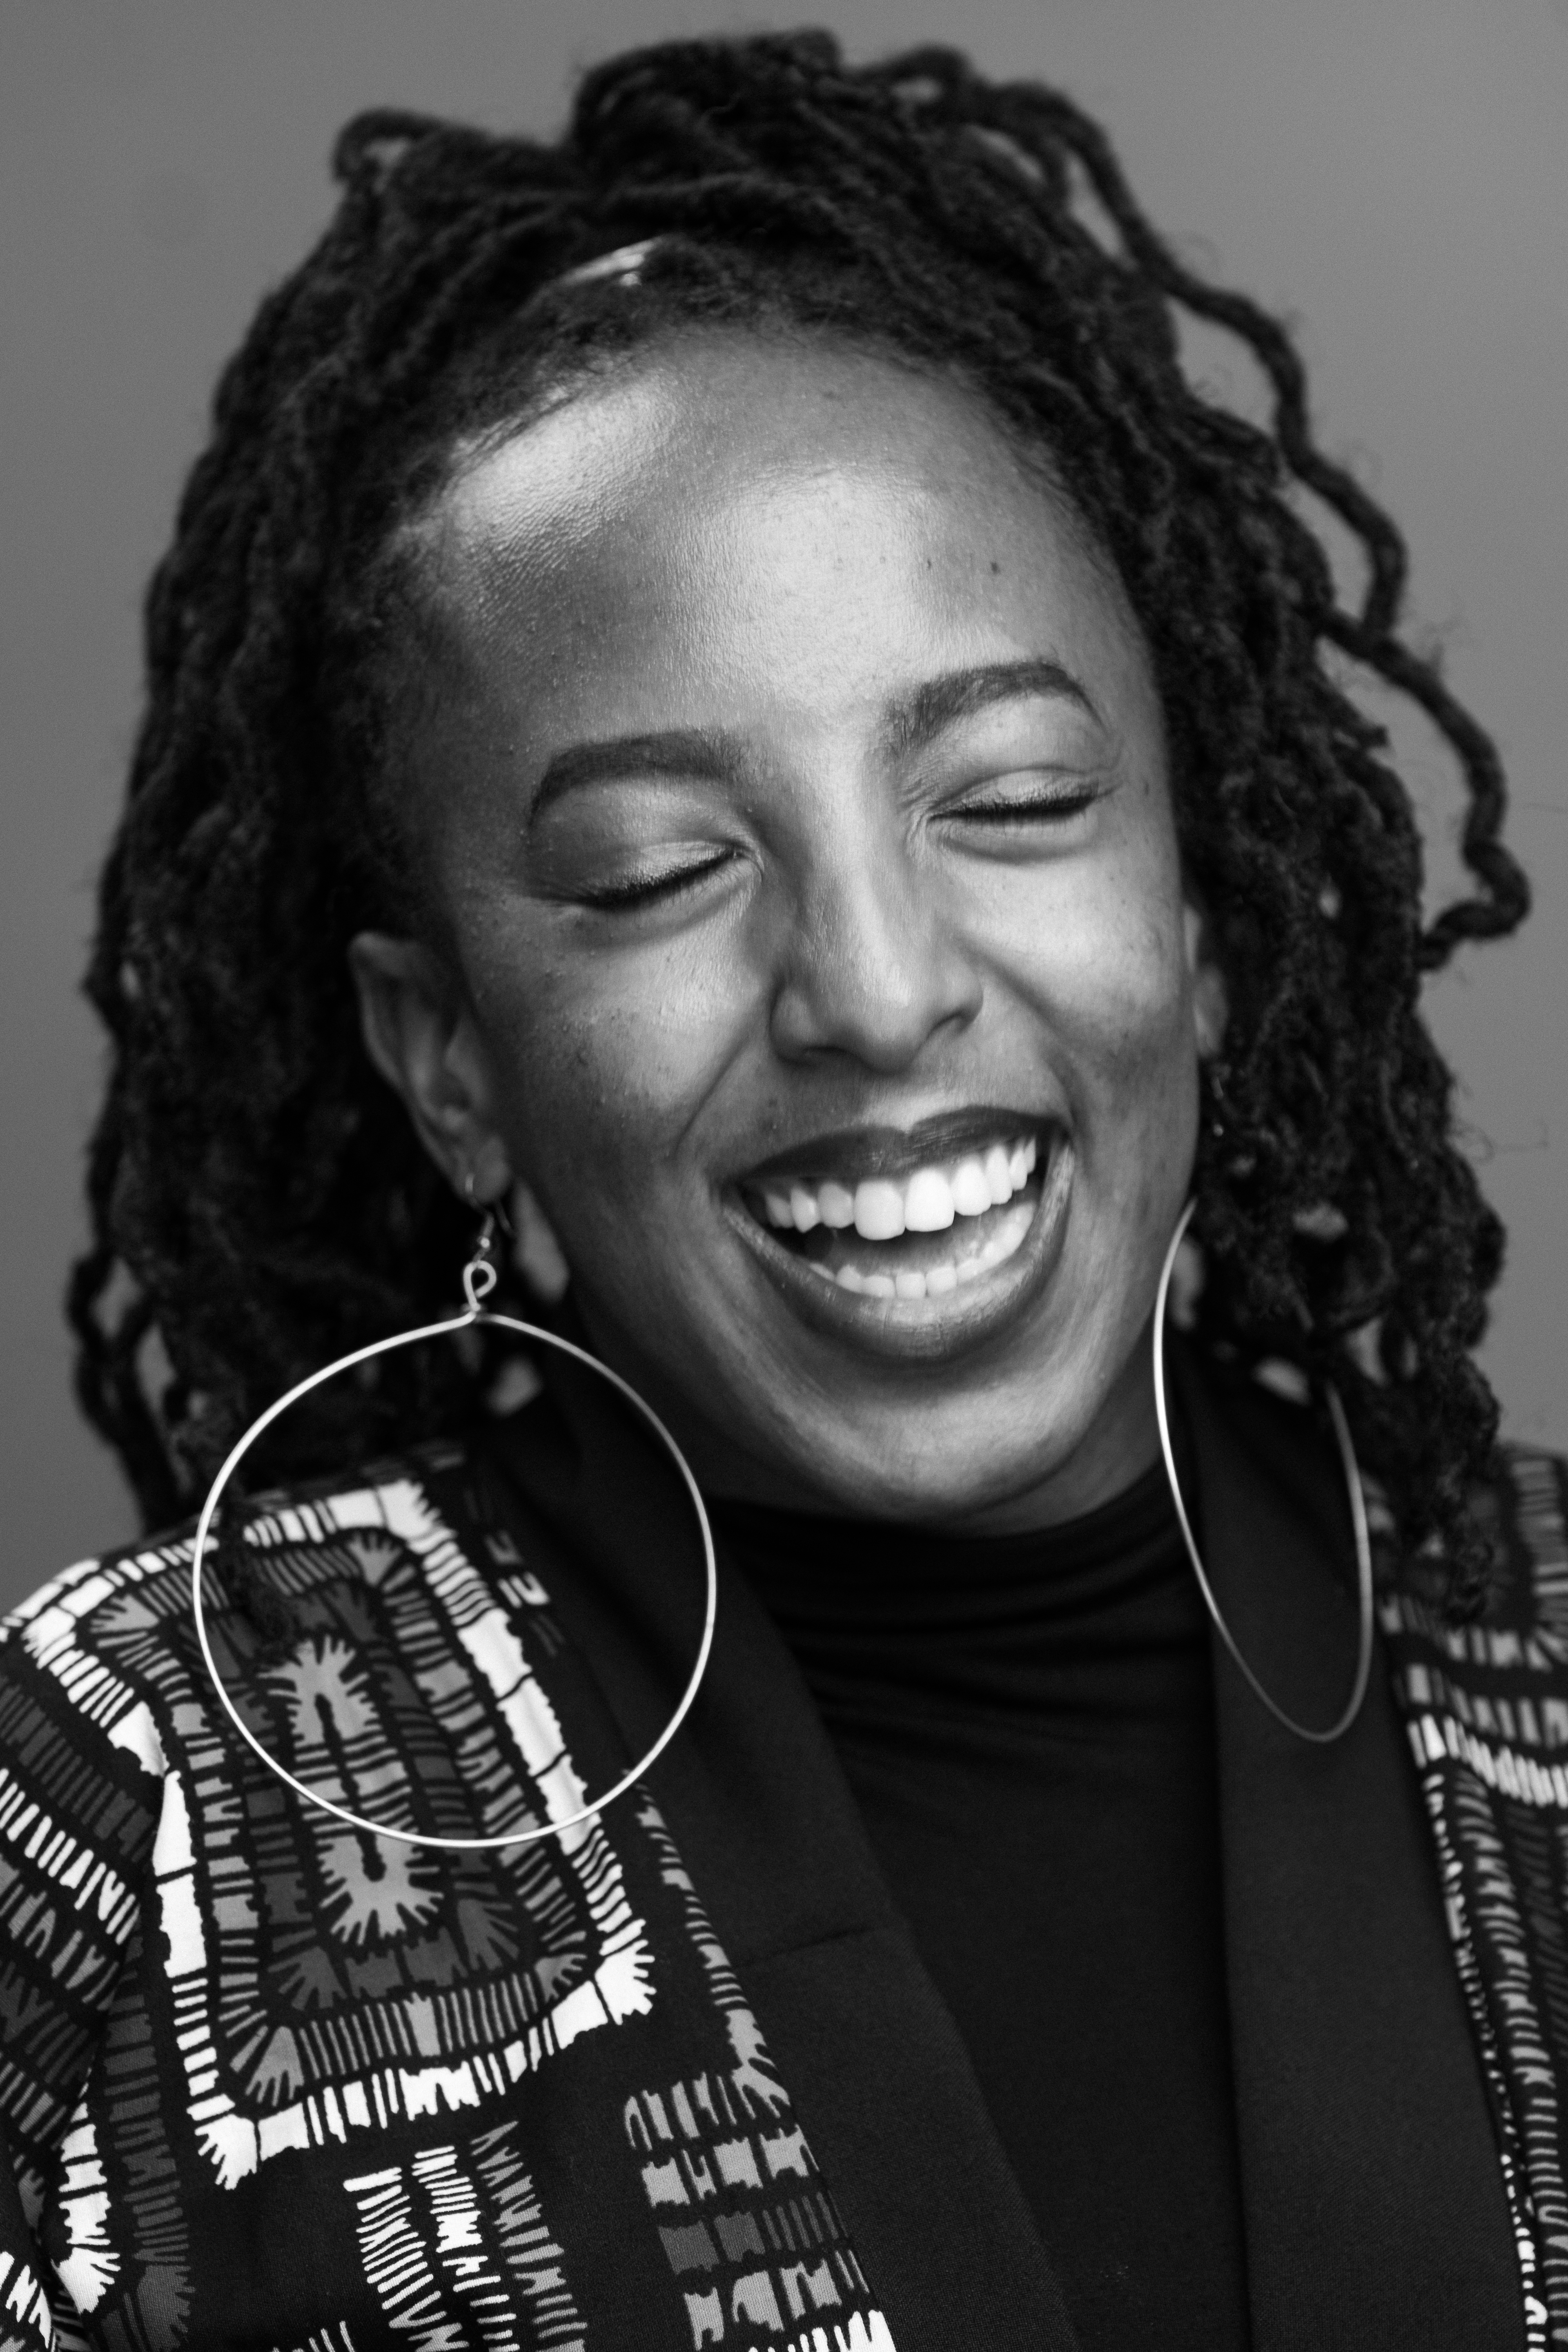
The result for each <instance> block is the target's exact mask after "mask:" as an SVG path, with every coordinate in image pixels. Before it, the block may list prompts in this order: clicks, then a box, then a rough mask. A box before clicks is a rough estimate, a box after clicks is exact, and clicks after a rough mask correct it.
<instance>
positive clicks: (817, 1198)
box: [753, 1136, 1039, 1242]
mask: <svg viewBox="0 0 1568 2352" xmlns="http://www.w3.org/2000/svg"><path fill="white" fill-rule="evenodd" d="M1038 1156H1039V1155H1038V1146H1037V1143H1036V1141H1035V1139H1034V1138H1033V1137H1032V1136H1030V1137H1026V1138H1025V1139H1022V1140H1021V1141H1019V1142H1016V1143H1013V1144H1010V1145H1009V1144H1002V1143H994V1144H993V1145H992V1146H991V1148H990V1149H989V1150H987V1151H986V1152H984V1154H982V1153H980V1152H970V1153H968V1154H967V1155H966V1156H965V1157H964V1158H963V1159H962V1160H955V1161H950V1162H949V1163H948V1164H947V1165H946V1166H945V1167H940V1168H939V1167H936V1166H934V1165H933V1166H931V1167H927V1168H917V1169H916V1170H915V1171H914V1172H913V1174H912V1175H910V1176H908V1177H905V1178H904V1179H903V1180H902V1181H901V1182H900V1181H894V1180H892V1179H891V1178H889V1177H881V1176H872V1177H867V1178H866V1180H865V1181H864V1182H862V1183H859V1184H857V1185H856V1186H855V1187H854V1188H853V1190H851V1189H850V1187H849V1186H848V1185H847V1184H838V1183H835V1182H834V1181H832V1180H831V1179H829V1180H828V1181H826V1182H825V1183H821V1184H811V1183H808V1182H806V1181H805V1180H804V1179H796V1180H795V1181H792V1182H790V1183H789V1184H787V1186H786V1185H780V1184H776V1183H768V1184H764V1185H763V1186H762V1187H761V1192H762V1213H763V1215H764V1216H765V1217H766V1219H767V1222H768V1223H769V1224H770V1225H773V1226H776V1227H777V1228H778V1229H779V1230H780V1231H782V1232H785V1233H791V1232H793V1233H797V1234H809V1233H812V1232H814V1231H815V1229H816V1227H817V1226H818V1225H826V1227H827V1228H828V1229H829V1231H830V1232H833V1233H845V1232H847V1231H848V1229H849V1227H850V1226H853V1227H854V1228H855V1231H856V1232H857V1233H858V1234H859V1235H860V1236H861V1239H862V1240H864V1241H868V1242H890V1241H896V1240H897V1239H898V1237H899V1235H900V1234H904V1233H911V1234H940V1233H945V1232H946V1231H947V1228H948V1227H949V1226H950V1225H951V1224H952V1222H953V1219H954V1218H955V1217H984V1216H985V1215H987V1214H988V1213H989V1212H990V1211H991V1210H993V1209H1000V1208H1005V1205H1006V1203H1007V1202H1009V1201H1010V1200H1011V1199H1012V1198H1013V1195H1014V1194H1015V1193H1016V1192H1022V1190H1023V1188H1024V1186H1025V1185H1026V1183H1027V1182H1028V1181H1029V1177H1030V1175H1031V1174H1032V1172H1033V1171H1034V1168H1035V1164H1036V1161H1037V1158H1038ZM754 1203H755V1196H754V1195H753V1205H754Z"/></svg>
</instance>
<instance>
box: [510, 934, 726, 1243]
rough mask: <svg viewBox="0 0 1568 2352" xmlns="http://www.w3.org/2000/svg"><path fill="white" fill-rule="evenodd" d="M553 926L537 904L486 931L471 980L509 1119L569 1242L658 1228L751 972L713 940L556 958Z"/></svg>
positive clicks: (519, 1153) (521, 1154) (516, 1146)
mask: <svg viewBox="0 0 1568 2352" xmlns="http://www.w3.org/2000/svg"><path fill="white" fill-rule="evenodd" d="M549 929H550V918H549V917H548V916H546V917H544V918H543V919H542V918H541V916H540V912H539V910H538V908H527V909H525V910H522V911H521V912H520V914H519V915H518V916H517V917H516V918H514V919H513V920H512V921H511V922H510V923H507V924H505V925H494V926H486V927H484V929H483V930H482V931H481V932H480V934H479V939H478V940H477V941H476V945H475V951H474V953H473V956H472V961H471V962H470V963H469V967H468V978H469V986H470V990H471V992H472V995H473V1001H474V1003H475V1006H476V1009H477V1011H478V1013H479V1020H480V1024H481V1027H482V1030H483V1034H484V1037H485V1043H486V1046H487V1049H488V1055H489V1063H490V1066H491V1069H492V1070H493V1072H494V1074H495V1079H496V1084H497V1088H498V1095H499V1099H498V1102H497V1105H496V1109H497V1117H498V1124H499V1125H500V1129H501V1132H502V1134H503V1137H504V1139H505V1140H506V1142H507V1144H508V1147H509V1149H510V1152H511V1154H512V1158H513V1160H514V1162H515V1164H516V1166H517V1168H518V1170H519V1172H520V1173H522V1174H524V1175H526V1176H527V1177H528V1179H529V1181H531V1183H532V1184H533V1185H534V1187H535V1189H536V1190H537V1191H538V1192H540V1194H541V1197H542V1200H543V1201H544V1202H545V1203H546V1205H547V1207H549V1208H551V1209H552V1212H553V1213H554V1215H555V1217H556V1218H557V1220H558V1221H559V1223H560V1224H561V1226H562V1228H563V1239H566V1238H567V1235H568V1234H569V1232H570V1231H571V1230H572V1229H573V1228H585V1227H587V1226H597V1225H600V1224H602V1223H604V1222H605V1221H606V1220H607V1221H610V1222H612V1223H615V1224H616V1225H617V1226H624V1225H625V1224H626V1222H627V1221H628V1220H631V1221H635V1222H638V1223H647V1221H648V1219H649V1218H650V1217H652V1216H655V1215H656V1214H657V1213H658V1203H659V1201H660V1199H661V1198H667V1197H668V1193H669V1192H670V1190H671V1188H672V1187H679V1186H680V1185H681V1184H682V1183H683V1182H686V1181H690V1180H691V1176H692V1171H693V1161H692V1159H691V1154H690V1151H689V1147H690V1146H691V1145H692V1143H693V1142H694V1139H695V1132H696V1130H698V1129H700V1126H701V1123H702V1113H703V1110H704V1108H705V1106H706V1105H707V1104H708V1102H709V1101H710V1097H711V1096H712V1093H713V1091H714V1089H715V1087H716V1086H717V1085H718V1084H719V1083H720V1081H721V1077H722V1075H723V1073H724V1071H725V1070H726V1069H727V1068H728V1066H729V1065H730V1063H731V1060H732V1058H733V1056H734V1054H735V1051H736V1048H737V1040H738V1039H739V1038H740V1037H741V1036H742V1034H744V1032H745V1029H746V1025H747V1022H748V1019H749V1018H750V1014H749V1010H748V1006H747V990H746V986H745V982H744V977H743V975H742V974H741V973H739V972H737V971H736V970H735V969H734V964H733V959H732V958H727V957H725V956H724V955H722V954H721V953H720V952H717V951H715V950H714V948H713V947H712V946H711V945H710V946H708V947H707V948H706V949H704V948H700V947H699V946H698V945H696V944H694V943H692V942H689V941H685V940H678V941H665V942H663V943H662V944H660V945H659V946H658V948H657V949H650V950H647V951H646V952H644V953H641V954H628V953H626V952H624V951H616V952H614V953H612V952H610V951H608V950H606V951H605V952H604V953H602V954H598V955H595V954H588V955H584V954H583V953H582V952H581V950H577V949H574V950H570V951H567V952H563V953H561V954H559V955H552V953H551V952H550V950H549V942H548V932H549ZM568 1254H569V1255H570V1248H569V1250H568Z"/></svg>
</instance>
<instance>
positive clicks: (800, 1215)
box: [789, 1184, 822, 1234]
mask: <svg viewBox="0 0 1568 2352" xmlns="http://www.w3.org/2000/svg"><path fill="white" fill-rule="evenodd" d="M789 1205H790V1212H791V1214H792V1215H793V1216H794V1218H795V1231H796V1233H800V1234H808V1233H810V1231H811V1229H812V1227H813V1226H814V1225H819V1224H821V1223H822V1211H821V1209H820V1207H819V1206H818V1204H817V1203H816V1202H815V1201H814V1200H813V1199H812V1197H811V1194H810V1193H809V1192H807V1191H806V1189H805V1185H804V1184H795V1185H792V1186H791V1188H790V1196H789Z"/></svg>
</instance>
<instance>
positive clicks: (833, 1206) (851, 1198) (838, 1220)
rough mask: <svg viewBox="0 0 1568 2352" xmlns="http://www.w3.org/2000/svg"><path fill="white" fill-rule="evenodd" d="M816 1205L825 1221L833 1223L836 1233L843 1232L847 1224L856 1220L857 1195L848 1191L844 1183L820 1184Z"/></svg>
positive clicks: (828, 1223)
mask: <svg viewBox="0 0 1568 2352" xmlns="http://www.w3.org/2000/svg"><path fill="white" fill-rule="evenodd" d="M816 1205H817V1208H818V1210H819V1211H820V1212H821V1215H822V1222H823V1223H824V1224H825V1225H831V1226H832V1228H833V1230H834V1232H835V1233H842V1232H843V1231H844V1228H845V1227H846V1226H847V1225H852V1224H853V1223H854V1222H855V1195H854V1193H853V1192H846V1191H845V1189H844V1187H843V1185H842V1184H833V1183H827V1184H822V1185H819V1186H818V1188H817V1193H816Z"/></svg>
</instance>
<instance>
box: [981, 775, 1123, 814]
mask: <svg viewBox="0 0 1568 2352" xmlns="http://www.w3.org/2000/svg"><path fill="white" fill-rule="evenodd" d="M1105 789H1106V788H1105V785H1104V784H1103V782H1100V781H1099V780H1098V779H1091V778H1086V777H1073V778H1071V779H1070V780H1069V779H1065V778H1055V779H1053V778H1048V777H1043V776H1040V775H1037V774H1036V775H1017V776H997V777H995V778H994V779H992V780H991V781H990V782H987V783H985V784H983V785H981V786H980V787H979V788H978V789H977V790H976V791H975V792H973V793H971V794H970V795H969V796H968V798H967V799H965V800H963V801H960V802H958V803H955V804H954V805H952V806H950V807H948V808H946V809H944V810H943V811H942V821H943V822H944V823H946V824H954V823H957V824H977V825H983V826H985V827H998V826H1005V825H1017V826H1032V825H1042V824H1063V823H1065V822H1066V821H1067V820H1068V818H1070V817H1075V816H1081V815H1082V814H1083V812H1084V811H1085V809H1088V808H1091V807H1092V806H1093V804H1094V803H1095V802H1096V801H1098V800H1099V799H1100V797H1101V795H1102V794H1103V793H1104V791H1105Z"/></svg>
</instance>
